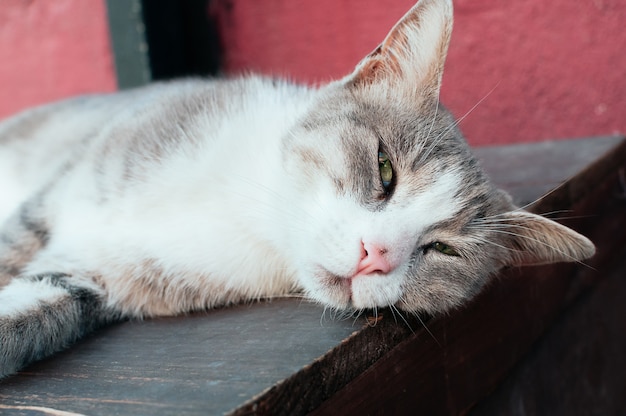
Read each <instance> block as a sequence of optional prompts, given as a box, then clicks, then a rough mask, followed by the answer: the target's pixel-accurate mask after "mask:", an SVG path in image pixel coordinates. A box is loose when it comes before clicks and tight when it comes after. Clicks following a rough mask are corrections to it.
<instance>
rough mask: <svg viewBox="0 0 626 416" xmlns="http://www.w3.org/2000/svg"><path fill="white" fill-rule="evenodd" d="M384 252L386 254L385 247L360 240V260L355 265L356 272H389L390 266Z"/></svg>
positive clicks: (358, 273)
mask: <svg viewBox="0 0 626 416" xmlns="http://www.w3.org/2000/svg"><path fill="white" fill-rule="evenodd" d="M385 254H387V249H386V248H384V247H381V246H378V245H376V244H370V243H363V242H361V260H360V261H359V264H358V266H357V272H356V274H357V275H368V274H373V273H382V274H386V273H389V272H390V271H391V270H392V267H391V265H390V264H389V262H388V261H387V259H385Z"/></svg>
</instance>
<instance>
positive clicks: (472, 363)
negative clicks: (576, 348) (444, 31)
mask: <svg viewBox="0 0 626 416" xmlns="http://www.w3.org/2000/svg"><path fill="white" fill-rule="evenodd" d="M620 143H621V144H620ZM533 148H535V151H534V152H533V151H532V149H533ZM510 149H511V148H509V147H506V148H500V149H498V148H486V149H478V150H477V153H479V154H480V155H482V156H483V157H484V160H485V162H484V163H485V167H486V169H487V170H488V171H489V172H491V174H492V175H494V178H495V180H496V182H498V183H501V184H503V186H504V187H505V188H507V189H510V190H511V191H512V192H514V193H515V195H516V197H517V198H518V200H521V201H524V200H526V201H531V200H533V199H535V198H537V197H538V196H539V195H540V194H541V193H542V192H543V191H544V190H545V189H550V188H552V187H553V186H554V184H555V183H557V182H559V181H560V180H559V179H558V174H559V173H560V174H561V180H564V179H566V178H568V177H570V176H572V175H573V174H574V173H576V172H579V171H581V170H582V169H583V167H584V166H585V165H587V164H589V163H590V162H592V161H594V160H596V159H598V158H600V160H601V161H600V162H596V163H595V164H594V165H593V166H592V167H591V168H589V169H587V170H584V171H583V172H582V173H581V174H579V175H577V176H576V177H575V178H573V179H572V180H570V181H568V182H567V185H566V186H562V187H560V188H558V189H559V190H558V191H554V192H553V193H552V194H551V195H550V196H549V197H548V198H544V199H543V200H542V201H541V202H540V203H539V204H537V205H536V206H535V209H537V210H540V212H548V211H550V210H554V209H564V208H567V209H570V208H573V209H574V210H575V212H574V213H572V214H571V215H572V216H578V215H581V214H582V215H586V214H587V213H590V212H591V213H594V212H598V207H597V204H598V203H601V201H603V200H604V199H606V197H607V195H608V194H611V193H612V192H614V190H615V189H614V188H612V187H614V186H615V180H617V179H615V175H616V172H617V169H618V167H619V166H623V162H624V160H626V158H625V157H624V154H625V153H626V151H625V149H626V146H625V145H624V144H623V143H622V142H621V139H619V138H603V139H593V140H588V141H572V142H569V141H568V142H558V143H551V144H549V145H547V144H542V145H529V146H528V147H526V146H519V148H512V149H513V150H510ZM607 152H610V154H608V155H606V154H605V153H607ZM603 154H604V155H603ZM539 155H541V157H542V158H543V159H542V163H545V164H548V165H549V166H550V167H551V172H552V173H551V174H550V175H548V174H546V173H544V172H543V170H542V169H530V170H529V169H528V168H527V166H529V165H531V164H532V165H535V166H536V164H535V161H536V160H538V158H539V157H540V156H539ZM521 159H525V160H526V163H525V164H523V163H521V162H520V160H521ZM515 164H519V165H518V166H519V167H520V169H522V168H524V169H522V170H523V171H524V173H523V174H524V175H526V176H525V177H524V179H523V180H521V181H518V180H516V178H515V175H514V174H512V173H511V171H512V170H513V167H514V166H515ZM558 166H561V168H560V169H558V168H556V167H558ZM552 168H554V169H552ZM527 171H530V173H529V172H527ZM520 174H521V173H520ZM609 178H611V179H609ZM544 182H545V183H544ZM590 185H593V186H590ZM587 187H589V188H590V189H592V192H588V191H587V190H586V188H587ZM577 195H582V197H581V198H582V199H581V198H578V197H577ZM603 209H604V211H602V213H601V215H602V217H601V219H605V218H607V219H610V220H611V221H613V222H612V223H611V224H608V222H610V221H608V220H607V221H604V220H598V218H596V217H594V218H587V219H585V220H581V219H578V220H575V221H572V222H571V223H568V225H572V226H575V227H577V228H580V229H581V230H583V231H585V232H589V233H590V235H592V238H594V239H595V241H599V236H601V235H602V233H607V229H608V230H610V229H611V227H614V226H616V225H615V224H618V223H616V222H615V221H614V218H615V217H620V215H621V213H623V210H622V211H619V212H617V213H616V212H615V210H616V208H615V207H611V206H607V207H605V208H603ZM568 215H570V214H568ZM620 221H621V220H620ZM619 224H621V223H619ZM619 224H618V225H619ZM601 248H603V250H602V253H601V255H600V256H599V257H598V262H599V263H598V264H597V265H596V263H594V266H595V267H598V268H599V267H600V266H601V263H602V262H603V261H605V260H607V259H610V257H611V256H612V255H613V253H614V250H612V249H611V247H609V246H608V245H606V244H603V245H601ZM507 274H508V276H504V277H503V278H502V279H500V280H499V281H498V282H496V283H494V284H493V285H492V286H491V287H490V288H489V290H487V291H486V292H485V293H484V294H482V295H481V296H479V298H478V299H477V300H476V301H475V302H473V303H472V304H471V305H469V306H468V307H467V308H465V309H463V310H462V311H457V312H456V313H454V314H452V315H450V316H449V317H446V318H445V319H441V318H440V319H434V320H431V321H428V322H427V326H428V329H429V331H430V332H431V333H432V334H431V333H429V331H427V330H426V329H425V327H424V326H423V324H422V323H421V322H420V321H419V320H416V319H409V320H408V322H407V323H405V322H403V320H402V319H400V318H398V317H396V319H394V316H392V315H391V314H390V313H389V312H383V319H382V320H381V321H380V322H379V323H378V324H377V325H376V326H375V327H370V326H368V325H367V324H366V323H365V321H364V319H363V318H360V319H357V320H352V319H351V320H337V319H332V318H331V317H330V316H328V315H326V316H325V319H324V318H323V317H324V315H323V308H321V307H319V306H316V305H312V304H310V303H306V302H302V301H301V300H298V299H280V300H274V301H272V302H260V303H255V304H252V305H241V306H236V307H232V308H227V309H221V310H215V311H210V312H208V313H206V314H192V315H190V316H186V317H178V318H168V319H155V320H146V321H144V322H127V323H123V324H120V325H115V326H113V327H110V328H108V329H106V330H104V331H101V332H99V333H97V334H95V335H93V336H92V337H89V338H88V339H86V340H84V341H83V342H81V343H79V344H78V345H76V346H74V347H73V348H71V349H70V350H68V351H66V352H64V353H62V354H59V355H57V356H55V357H52V358H51V359H49V360H46V361H43V362H41V363H36V364H34V365H32V366H31V367H30V368H28V369H27V370H26V371H25V372H23V373H21V374H19V375H17V376H15V377H11V378H9V379H6V380H3V381H0V404H1V405H3V406H5V407H6V406H24V405H27V406H42V407H47V408H54V409H60V410H65V411H71V412H78V413H85V414H90V415H99V414H102V415H108V414H116V413H117V414H151V415H169V414H178V415H196V414H216V413H225V412H231V414H268V413H272V414H290V415H295V414H304V413H307V412H309V411H312V410H314V409H316V408H318V407H319V409H318V411H317V413H318V414H325V413H329V412H331V413H332V412H335V411H337V410H338V409H339V410H341V409H343V410H345V411H357V410H358V411H364V410H367V412H369V413H372V412H374V413H375V412H376V409H385V410H386V411H389V410H393V409H395V410H397V411H398V412H400V411H402V410H406V409H408V408H414V407H416V406H421V409H422V410H424V411H425V412H426V413H427V414H436V413H437V412H438V411H443V412H452V413H454V412H455V411H462V410H465V409H467V408H469V407H471V406H472V405H473V404H474V403H476V401H477V400H479V399H480V398H482V397H484V396H485V395H486V394H487V393H488V392H489V391H491V390H492V389H493V388H495V385H496V384H497V383H498V382H499V381H500V380H501V379H502V378H503V377H504V375H505V374H506V372H507V371H508V370H509V369H510V368H511V367H512V366H513V365H514V364H515V363H516V362H517V361H518V359H519V358H520V357H521V356H522V355H523V354H525V352H526V351H527V350H528V349H529V348H530V346H531V345H532V344H533V342H535V340H536V339H537V338H538V337H539V336H540V335H541V333H542V332H543V331H545V328H547V327H548V326H549V324H550V323H551V322H552V321H553V320H554V319H555V317H556V316H558V314H559V313H560V311H561V309H562V308H563V307H564V305H567V304H569V303H571V302H573V301H574V300H575V299H577V298H578V295H579V294H580V293H581V292H584V291H586V290H589V287H591V286H593V284H594V282H595V281H596V280H597V279H598V276H597V274H598V273H597V272H594V271H592V270H589V269H586V268H584V267H582V268H581V267H578V266H575V265H574V266H571V265H559V266H551V267H547V268H544V267H542V268H526V269H521V270H513V271H510V272H509V273H507ZM574 274H575V275H576V276H575V277H572V276H573V275H574ZM512 321H513V323H514V324H515V325H512V324H511V323H512ZM496 357H497V359H495V358H496ZM402 383H404V384H402ZM415 392H418V393H419V394H420V397H421V398H422V400H421V401H419V402H417V403H416V402H415V398H414V396H413V394H415ZM330 398H332V399H331V400H329V399H330ZM342 403H343V405H342ZM382 403H384V404H385V406H390V407H380V406H381V404H382ZM320 405H321V406H320ZM342 406H343V407H342ZM7 411H8V410H7V409H3V410H2V412H5V413H6V412H7ZM15 412H19V411H18V410H15ZM3 414H4V413H3ZM10 414H21V413H10Z"/></svg>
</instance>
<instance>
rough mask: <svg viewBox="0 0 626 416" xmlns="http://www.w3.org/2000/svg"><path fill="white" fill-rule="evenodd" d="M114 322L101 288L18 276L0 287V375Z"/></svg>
mask: <svg viewBox="0 0 626 416" xmlns="http://www.w3.org/2000/svg"><path fill="white" fill-rule="evenodd" d="M117 319H119V314H116V313H115V312H113V311H111V310H107V308H106V306H105V298H104V294H103V291H102V289H101V288H99V287H98V286H96V285H95V284H93V283H91V281H90V280H89V279H83V278H81V277H80V276H69V275H66V274H62V273H47V274H40V275H36V276H17V277H15V278H13V279H12V280H11V282H10V283H9V284H8V285H6V286H5V287H4V288H2V289H0V377H4V376H7V375H9V374H12V373H15V372H16V371H18V370H19V369H21V368H23V367H24V366H26V365H27V364H29V363H31V362H33V361H36V360H39V359H42V358H44V357H46V356H49V355H51V354H53V353H54V352H56V351H59V350H61V349H64V348H66V347H67V346H68V345H70V344H72V343H73V342H75V341H76V340H78V339H79V338H81V337H83V336H84V335H86V334H87V333H89V332H91V331H93V330H94V329H96V328H98V327H100V326H102V325H104V324H106V323H110V322H112V321H115V320H117Z"/></svg>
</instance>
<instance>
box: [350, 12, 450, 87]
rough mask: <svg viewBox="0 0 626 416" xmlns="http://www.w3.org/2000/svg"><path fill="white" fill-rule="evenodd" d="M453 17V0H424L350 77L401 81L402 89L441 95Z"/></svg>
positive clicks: (360, 81)
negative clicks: (440, 89) (440, 90)
mask: <svg viewBox="0 0 626 416" xmlns="http://www.w3.org/2000/svg"><path fill="white" fill-rule="evenodd" d="M452 21H453V12H452V0H420V1H419V2H418V3H417V4H416V5H415V6H413V8H411V10H409V11H408V12H407V13H406V14H405V15H404V17H403V18H402V19H400V21H399V22H398V23H396V25H395V26H394V27H393V29H391V31H390V32H389V34H388V35H387V37H386V38H385V40H384V41H383V43H381V44H380V45H379V46H378V48H376V49H375V50H374V51H373V52H372V53H370V54H369V55H368V56H366V57H365V58H364V59H363V60H362V61H361V62H360V63H359V64H358V65H357V67H356V69H355V70H354V72H353V73H352V74H351V75H349V76H348V77H347V78H346V81H347V82H348V84H349V85H353V86H366V85H373V84H381V83H382V84H384V85H385V86H390V87H393V86H395V85H398V84H399V85H401V88H402V91H407V92H415V93H417V92H418V91H419V92H421V93H426V94H427V95H433V96H435V97H436V96H438V93H439V88H440V86H441V77H442V75H443V66H444V62H445V59H446V53H447V50H448V45H449V43H450V36H451V34H452Z"/></svg>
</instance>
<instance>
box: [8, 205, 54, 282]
mask: <svg viewBox="0 0 626 416" xmlns="http://www.w3.org/2000/svg"><path fill="white" fill-rule="evenodd" d="M0 225H2V224H0ZM47 241H48V228H47V226H46V224H45V222H43V221H41V220H35V219H34V218H33V217H32V216H30V215H29V210H28V206H27V205H25V206H23V207H22V209H20V210H19V211H18V212H17V213H16V214H15V215H13V216H12V217H9V219H8V220H7V221H6V222H5V223H4V224H3V225H2V228H1V229H0V288H1V287H2V286H5V285H7V284H8V283H9V281H10V280H11V278H12V277H14V276H16V275H18V274H19V273H20V270H21V269H22V268H23V267H24V266H25V265H26V264H27V263H28V262H29V261H30V260H31V259H32V258H33V257H34V256H35V254H36V253H37V252H39V250H41V249H42V248H43V247H45V245H46V242H47Z"/></svg>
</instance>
